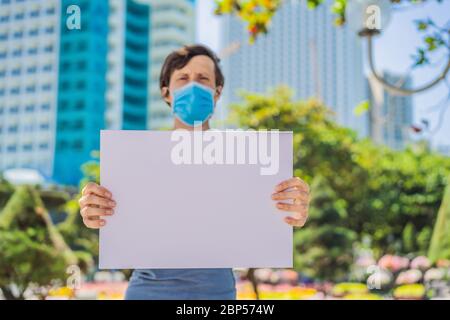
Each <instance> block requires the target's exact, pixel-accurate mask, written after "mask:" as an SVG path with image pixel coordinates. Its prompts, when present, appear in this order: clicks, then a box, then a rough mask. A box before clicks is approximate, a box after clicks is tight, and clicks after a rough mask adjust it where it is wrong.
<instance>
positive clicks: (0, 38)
mask: <svg viewBox="0 0 450 320" xmlns="http://www.w3.org/2000/svg"><path fill="white" fill-rule="evenodd" d="M5 40H8V33H2V34H0V41H5Z"/></svg>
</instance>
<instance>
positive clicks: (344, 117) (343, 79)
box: [219, 0, 368, 136]
mask: <svg viewBox="0 0 450 320" xmlns="http://www.w3.org/2000/svg"><path fill="white" fill-rule="evenodd" d="M330 4H331V0H327V1H325V2H324V3H323V4H322V5H320V6H319V7H318V8H317V9H315V10H310V9H308V8H307V6H306V1H286V2H284V4H283V5H282V6H281V7H280V9H279V10H278V11H277V13H276V14H275V15H274V17H273V20H272V24H271V26H270V29H269V32H268V34H267V35H261V36H259V38H258V39H257V40H256V42H255V43H254V44H253V45H251V44H249V43H248V31H247V30H246V27H245V24H244V23H243V22H242V21H241V20H239V19H237V18H235V17H232V16H225V17H223V18H222V19H223V20H222V27H221V29H222V40H221V43H222V45H221V47H222V48H221V49H222V51H223V52H226V51H227V49H228V48H231V47H235V48H237V49H236V50H234V52H231V53H229V54H228V55H226V56H225V57H223V59H222V60H223V61H222V62H223V66H224V73H225V78H226V79H225V83H226V84H225V88H224V92H223V97H222V100H223V101H222V103H221V109H224V106H225V107H226V106H227V105H228V104H229V103H233V102H237V101H239V100H240V97H239V96H238V94H237V92H238V90H239V89H244V90H246V91H252V92H259V93H264V92H267V90H268V89H270V88H273V87H275V86H277V85H280V84H285V85H288V86H289V87H291V88H292V89H293V90H294V93H295V98H297V99H307V98H310V97H316V98H319V99H320V100H322V101H323V102H324V103H325V104H326V105H327V106H329V107H330V108H332V109H333V110H334V111H335V114H336V118H337V120H338V122H339V123H341V124H342V125H345V126H347V127H350V128H353V129H355V130H356V131H357V132H359V134H360V135H362V136H367V135H368V116H367V115H362V116H356V115H355V114H354V108H355V107H356V106H357V105H358V104H359V103H360V102H362V101H364V100H366V99H367V94H366V88H365V76H364V71H363V57H362V48H361V40H360V39H359V38H358V36H357V34H356V33H355V32H354V31H352V30H350V28H349V27H347V26H345V27H336V26H335V25H334V17H333V15H332V14H331V13H330V12H329V5H330ZM231 51H233V50H231ZM219 114H220V113H219ZM222 116H223V117H226V112H225V113H223V114H222Z"/></svg>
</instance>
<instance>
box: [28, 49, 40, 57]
mask: <svg viewBox="0 0 450 320" xmlns="http://www.w3.org/2000/svg"><path fill="white" fill-rule="evenodd" d="M37 52H38V49H37V48H36V47H35V48H30V49H28V54H29V55H35V54H37Z"/></svg>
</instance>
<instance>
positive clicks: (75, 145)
mask: <svg viewBox="0 0 450 320" xmlns="http://www.w3.org/2000/svg"><path fill="white" fill-rule="evenodd" d="M73 148H74V149H75V150H83V141H82V140H76V141H75V142H74V143H73Z"/></svg>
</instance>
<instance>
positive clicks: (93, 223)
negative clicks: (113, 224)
mask: <svg viewBox="0 0 450 320" xmlns="http://www.w3.org/2000/svg"><path fill="white" fill-rule="evenodd" d="M83 222H84V224H85V225H86V227H88V228H91V229H99V228H101V227H103V226H104V225H106V221H105V220H103V219H97V220H93V219H89V218H83Z"/></svg>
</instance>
